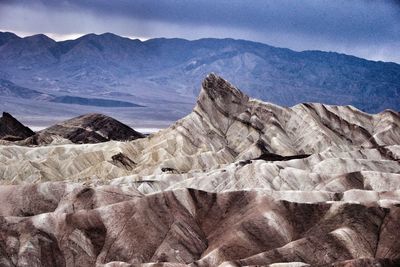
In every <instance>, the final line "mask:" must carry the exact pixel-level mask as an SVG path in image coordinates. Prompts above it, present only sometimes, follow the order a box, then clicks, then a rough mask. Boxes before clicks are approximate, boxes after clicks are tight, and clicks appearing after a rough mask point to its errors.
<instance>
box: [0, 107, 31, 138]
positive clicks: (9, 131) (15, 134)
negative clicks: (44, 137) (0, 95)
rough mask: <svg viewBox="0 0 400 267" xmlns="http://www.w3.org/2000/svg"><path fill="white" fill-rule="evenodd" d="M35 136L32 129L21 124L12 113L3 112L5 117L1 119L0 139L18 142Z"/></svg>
mask: <svg viewBox="0 0 400 267" xmlns="http://www.w3.org/2000/svg"><path fill="white" fill-rule="evenodd" d="M34 134H35V133H34V132H33V131H32V130H31V129H29V128H28V127H26V126H25V125H23V124H22V123H20V122H19V121H18V120H17V119H16V118H14V117H13V116H12V115H11V114H10V113H8V112H3V116H2V117H1V118H0V139H3V140H8V141H16V140H22V139H25V138H27V137H30V136H32V135H34Z"/></svg>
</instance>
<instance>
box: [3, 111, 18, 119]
mask: <svg viewBox="0 0 400 267" xmlns="http://www.w3.org/2000/svg"><path fill="white" fill-rule="evenodd" d="M2 117H3V118H10V119H14V120H16V119H15V118H14V117H13V116H12V115H11V114H10V113H8V112H3V116H2Z"/></svg>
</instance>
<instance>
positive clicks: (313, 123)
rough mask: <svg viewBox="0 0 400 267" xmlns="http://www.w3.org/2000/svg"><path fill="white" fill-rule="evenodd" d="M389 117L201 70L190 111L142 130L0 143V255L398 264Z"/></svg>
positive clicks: (69, 261) (103, 260) (133, 262)
mask: <svg viewBox="0 0 400 267" xmlns="http://www.w3.org/2000/svg"><path fill="white" fill-rule="evenodd" d="M399 126H400V116H399V114H398V113H396V112H393V111H389V110H387V111H384V112H382V113H379V114H376V115H370V114H366V113H363V112H361V111H359V110H357V109H355V108H353V107H350V106H349V107H338V106H327V105H322V104H301V105H297V106H294V107H291V108H285V107H279V106H276V105H273V104H270V103H265V102H260V101H258V100H256V99H251V98H249V97H248V96H246V95H244V94H243V93H242V92H240V91H239V90H238V89H236V88H235V87H234V86H232V85H231V84H229V83H228V82H227V81H225V80H223V79H222V78H220V77H218V76H216V75H214V74H210V75H209V76H208V77H207V78H206V79H205V80H204V82H203V85H202V90H201V93H200V96H199V98H198V101H197V105H196V107H195V108H194V109H193V112H192V113H191V114H189V115H188V116H187V117H185V118H183V119H181V120H180V121H178V122H176V123H175V124H173V125H172V126H171V127H169V128H168V129H165V130H162V131H160V132H158V133H156V134H154V135H151V136H149V137H147V138H142V139H137V140H134V141H132V142H116V141H110V142H105V143H100V144H84V145H72V144H68V145H48V146H43V147H35V148H31V147H18V146H2V147H1V149H0V175H1V177H2V180H1V182H2V184H3V185H2V186H0V193H1V194H0V201H1V203H2V205H1V208H0V216H1V217H0V262H1V264H2V265H4V266H94V265H98V266H141V264H147V265H144V266H187V265H191V266H268V265H271V264H278V263H285V264H288V265H286V266H310V265H311V266H327V265H328V266H329V265H333V266H369V265H371V266H372V265H379V264H380V265H381V266H398V265H399V264H400V242H399V241H398V240H400V239H399V237H400V236H399V232H398V229H399V228H400V131H399ZM27 183H28V184H27ZM6 184H12V185H6ZM272 266H281V265H272Z"/></svg>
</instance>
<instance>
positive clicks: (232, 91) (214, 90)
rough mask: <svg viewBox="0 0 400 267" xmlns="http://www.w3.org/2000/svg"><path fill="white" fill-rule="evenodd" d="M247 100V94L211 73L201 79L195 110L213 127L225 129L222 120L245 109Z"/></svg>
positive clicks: (224, 123)
mask: <svg viewBox="0 0 400 267" xmlns="http://www.w3.org/2000/svg"><path fill="white" fill-rule="evenodd" d="M248 101H249V97H248V96H247V95H245V94H243V93H242V92H241V91H240V90H239V89H237V88H236V87H235V86H233V85H232V84H230V83H229V82H228V81H226V80H224V79H223V78H221V77H219V76H218V75H215V74H214V73H211V74H209V75H208V76H207V77H206V78H205V79H204V81H203V84H202V89H201V92H200V95H199V98H198V100H197V105H196V107H195V111H196V112H198V113H201V114H202V116H204V117H207V118H208V119H209V120H210V121H211V122H212V123H213V124H214V126H215V127H219V128H221V129H222V130H225V128H226V127H227V125H226V122H225V121H224V120H225V119H227V118H232V117H235V116H238V115H239V114H240V113H242V112H243V111H244V110H246V109H247V103H248ZM218 114H219V115H218ZM222 118H225V119H222Z"/></svg>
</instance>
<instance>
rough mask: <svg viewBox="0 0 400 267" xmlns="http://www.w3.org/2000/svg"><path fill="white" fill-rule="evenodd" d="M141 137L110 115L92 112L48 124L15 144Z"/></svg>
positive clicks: (133, 138) (83, 141)
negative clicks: (51, 124) (48, 125)
mask: <svg viewBox="0 0 400 267" xmlns="http://www.w3.org/2000/svg"><path fill="white" fill-rule="evenodd" d="M143 137H144V135H143V134H141V133H139V132H136V131H135V130H133V129H132V128H130V127H129V126H127V125H125V124H123V123H121V122H119V121H117V120H115V119H113V118H111V117H108V116H106V115H103V114H96V113H92V114H86V115H82V116H79V117H76V118H72V119H70V120H67V121H63V122H61V123H58V124H56V125H53V126H50V127H48V128H46V129H44V130H41V131H39V132H37V133H36V134H34V135H33V136H31V137H29V138H27V139H25V140H23V141H21V142H18V143H17V144H19V145H46V144H55V143H63V142H64V143H70V142H72V143H77V144H86V143H99V142H106V141H110V140H117V141H130V140H135V139H137V138H143Z"/></svg>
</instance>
